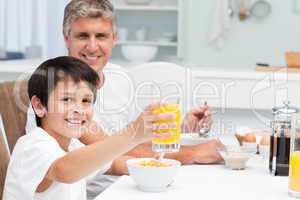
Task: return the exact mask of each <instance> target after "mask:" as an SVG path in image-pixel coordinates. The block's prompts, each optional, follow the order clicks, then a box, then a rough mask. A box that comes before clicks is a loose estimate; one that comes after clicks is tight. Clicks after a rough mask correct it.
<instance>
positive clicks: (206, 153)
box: [188, 140, 224, 164]
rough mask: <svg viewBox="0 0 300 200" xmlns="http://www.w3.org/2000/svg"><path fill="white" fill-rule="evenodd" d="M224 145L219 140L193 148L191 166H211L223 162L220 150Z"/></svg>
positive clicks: (191, 150) (191, 149)
mask: <svg viewBox="0 0 300 200" xmlns="http://www.w3.org/2000/svg"><path fill="white" fill-rule="evenodd" d="M222 147H224V145H223V144H222V143H221V142H220V141H219V140H211V141H209V142H207V143H203V144H198V145H195V146H191V148H190V153H189V154H190V156H188V157H190V158H191V159H190V163H191V164H200V163H201V164H210V163H217V162H219V161H222V160H223V159H222V157H221V155H220V154H219V152H218V149H219V148H222Z"/></svg>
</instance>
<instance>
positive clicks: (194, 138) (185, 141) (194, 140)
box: [180, 133, 213, 146]
mask: <svg viewBox="0 0 300 200" xmlns="http://www.w3.org/2000/svg"><path fill="white" fill-rule="evenodd" d="M212 139H213V138H212V137H205V138H204V137H199V135H198V133H182V134H181V135H180V144H181V145H187V146H192V145H196V144H202V143H205V142H208V141H210V140H212Z"/></svg>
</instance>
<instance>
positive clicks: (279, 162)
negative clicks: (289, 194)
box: [269, 102, 299, 176]
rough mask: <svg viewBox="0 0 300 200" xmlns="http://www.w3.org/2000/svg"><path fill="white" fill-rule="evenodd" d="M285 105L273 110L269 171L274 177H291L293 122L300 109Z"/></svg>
mask: <svg viewBox="0 0 300 200" xmlns="http://www.w3.org/2000/svg"><path fill="white" fill-rule="evenodd" d="M283 104H284V105H283V106H279V107H273V108H272V113H273V121H271V128H272V135H271V141H270V158H269V170H270V172H271V174H273V175H274V176H288V175H289V158H290V137H291V130H292V120H293V118H295V117H296V115H297V114H298V113H299V108H297V107H292V106H290V105H289V102H284V103H283Z"/></svg>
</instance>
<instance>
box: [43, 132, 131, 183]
mask: <svg viewBox="0 0 300 200" xmlns="http://www.w3.org/2000/svg"><path fill="white" fill-rule="evenodd" d="M134 130H135V129H134V127H129V128H127V129H125V130H124V131H122V132H120V133H119V134H116V135H113V136H110V137H108V138H107V139H105V140H103V141H98V142H95V143H94V144H91V145H87V146H85V147H83V148H79V149H76V150H74V151H71V152H68V153H67V154H66V155H65V156H63V157H61V158H59V159H57V160H55V161H54V162H53V163H52V165H51V166H50V168H49V169H48V171H47V174H46V176H45V178H44V180H43V182H45V181H47V180H48V181H49V180H50V181H59V182H63V183H72V182H75V181H77V180H79V179H80V178H82V177H84V176H86V175H88V174H90V173H91V172H93V171H95V170H97V169H98V168H99V167H101V166H104V165H105V164H106V163H108V162H109V161H110V160H112V159H115V158H117V157H118V156H120V155H121V154H122V152H126V151H128V150H130V149H132V148H133V147H134V146H135V145H136V144H137V141H135V138H134V136H133V134H132V133H134V132H135V131H134ZM116 147H118V148H116ZM43 182H42V183H43Z"/></svg>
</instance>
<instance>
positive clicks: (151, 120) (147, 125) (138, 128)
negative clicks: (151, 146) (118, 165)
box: [133, 103, 176, 143]
mask: <svg viewBox="0 0 300 200" xmlns="http://www.w3.org/2000/svg"><path fill="white" fill-rule="evenodd" d="M163 105H164V104H162V103H153V104H151V105H149V106H148V107H147V108H146V109H145V110H144V112H142V113H141V114H140V115H139V117H138V118H137V119H136V120H135V121H134V122H133V127H134V134H133V137H134V139H135V140H136V141H137V142H138V143H143V142H146V141H148V140H150V139H151V138H152V137H154V135H153V134H152V131H154V130H156V131H157V130H164V129H168V128H169V127H174V122H168V123H167V122H166V123H160V124H159V126H157V125H156V124H155V122H157V121H161V120H175V119H176V115H175V113H164V114H152V111H153V110H154V109H156V108H159V107H160V106H163ZM165 136H167V137H168V136H169V135H165Z"/></svg>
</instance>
